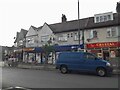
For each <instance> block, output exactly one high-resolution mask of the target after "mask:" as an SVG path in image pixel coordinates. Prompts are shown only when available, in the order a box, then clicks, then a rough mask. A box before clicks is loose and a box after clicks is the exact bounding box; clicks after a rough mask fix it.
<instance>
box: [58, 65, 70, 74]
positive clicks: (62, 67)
mask: <svg viewBox="0 0 120 90" xmlns="http://www.w3.org/2000/svg"><path fill="white" fill-rule="evenodd" d="M60 71H61V73H63V74H65V73H67V72H68V69H67V67H66V66H61V68H60Z"/></svg>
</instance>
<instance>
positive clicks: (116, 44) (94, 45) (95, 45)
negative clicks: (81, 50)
mask: <svg viewBox="0 0 120 90" xmlns="http://www.w3.org/2000/svg"><path fill="white" fill-rule="evenodd" d="M86 46H87V48H104V47H120V42H103V43H92V44H87V45H86Z"/></svg>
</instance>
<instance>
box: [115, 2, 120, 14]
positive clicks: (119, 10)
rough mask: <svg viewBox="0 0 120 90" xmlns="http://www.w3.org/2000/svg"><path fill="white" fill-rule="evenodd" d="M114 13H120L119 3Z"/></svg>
mask: <svg viewBox="0 0 120 90" xmlns="http://www.w3.org/2000/svg"><path fill="white" fill-rule="evenodd" d="M116 11H117V13H120V1H119V2H117V6H116Z"/></svg>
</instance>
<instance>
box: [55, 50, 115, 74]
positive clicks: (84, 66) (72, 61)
mask: <svg viewBox="0 0 120 90" xmlns="http://www.w3.org/2000/svg"><path fill="white" fill-rule="evenodd" d="M56 68H57V69H59V70H60V71H61V73H63V74H65V73H67V72H68V71H73V70H76V71H85V72H94V73H96V74H97V75H99V76H106V75H108V74H111V73H112V71H113V69H112V67H111V64H110V63H109V62H108V61H105V60H102V59H100V58H97V57H96V56H95V55H94V54H92V53H88V52H61V53H60V54H59V55H58V59H57V61H56Z"/></svg>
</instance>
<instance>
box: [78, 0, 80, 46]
mask: <svg viewBox="0 0 120 90" xmlns="http://www.w3.org/2000/svg"><path fill="white" fill-rule="evenodd" d="M78 42H79V46H80V12H79V0H78Z"/></svg>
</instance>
